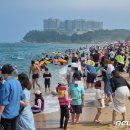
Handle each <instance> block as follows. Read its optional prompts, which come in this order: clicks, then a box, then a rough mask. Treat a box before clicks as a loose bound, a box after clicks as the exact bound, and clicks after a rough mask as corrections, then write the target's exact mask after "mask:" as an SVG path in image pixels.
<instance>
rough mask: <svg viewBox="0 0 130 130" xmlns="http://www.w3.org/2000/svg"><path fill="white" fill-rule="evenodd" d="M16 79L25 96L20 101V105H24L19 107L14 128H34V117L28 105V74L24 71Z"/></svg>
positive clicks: (32, 129) (18, 129)
mask: <svg viewBox="0 0 130 130" xmlns="http://www.w3.org/2000/svg"><path fill="white" fill-rule="evenodd" d="M18 79H19V81H20V83H21V85H22V87H23V93H24V96H25V99H24V102H23V101H21V102H20V103H21V106H25V107H24V108H22V109H21V114H20V115H19V117H18V119H17V125H16V130H36V128H35V125H34V117H33V113H32V111H31V107H30V103H29V101H30V91H29V90H30V89H31V86H32V85H31V83H30V81H29V78H28V76H27V75H26V74H25V73H21V74H19V75H18Z"/></svg>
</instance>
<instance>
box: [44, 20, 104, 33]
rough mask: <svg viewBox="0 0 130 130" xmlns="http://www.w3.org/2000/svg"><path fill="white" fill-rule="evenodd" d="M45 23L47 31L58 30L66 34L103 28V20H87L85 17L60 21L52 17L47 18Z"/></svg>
mask: <svg viewBox="0 0 130 130" xmlns="http://www.w3.org/2000/svg"><path fill="white" fill-rule="evenodd" d="M43 25H44V30H45V31H58V32H60V33H66V34H73V33H76V32H80V31H93V30H101V29H103V22H97V21H86V20H84V19H75V20H65V21H60V20H59V19H52V18H50V19H45V20H44V23H43Z"/></svg>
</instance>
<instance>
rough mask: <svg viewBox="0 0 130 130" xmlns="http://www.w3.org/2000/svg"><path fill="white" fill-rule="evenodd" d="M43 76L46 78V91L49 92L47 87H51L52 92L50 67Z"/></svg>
mask: <svg viewBox="0 0 130 130" xmlns="http://www.w3.org/2000/svg"><path fill="white" fill-rule="evenodd" d="M43 78H45V81H44V84H45V92H47V88H48V89H49V93H50V78H51V73H49V72H48V68H46V69H45V73H44V74H43Z"/></svg>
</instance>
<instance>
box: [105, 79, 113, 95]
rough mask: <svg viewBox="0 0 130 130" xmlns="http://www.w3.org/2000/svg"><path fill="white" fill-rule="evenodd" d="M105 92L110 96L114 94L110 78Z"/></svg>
mask: <svg viewBox="0 0 130 130" xmlns="http://www.w3.org/2000/svg"><path fill="white" fill-rule="evenodd" d="M105 93H106V95H107V96H108V97H109V96H111V95H112V88H111V84H110V81H109V80H108V81H107V82H106V87H105Z"/></svg>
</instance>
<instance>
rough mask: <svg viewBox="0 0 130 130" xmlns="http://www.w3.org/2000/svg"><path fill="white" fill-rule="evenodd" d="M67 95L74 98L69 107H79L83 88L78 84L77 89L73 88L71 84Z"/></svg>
mask: <svg viewBox="0 0 130 130" xmlns="http://www.w3.org/2000/svg"><path fill="white" fill-rule="evenodd" d="M68 93H69V95H70V97H71V98H74V100H72V101H71V102H70V104H71V105H81V104H82V96H83V95H84V87H83V86H82V85H81V84H80V85H78V87H75V85H74V84H72V85H71V86H70V87H69V89H68Z"/></svg>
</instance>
